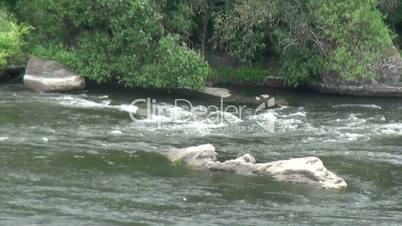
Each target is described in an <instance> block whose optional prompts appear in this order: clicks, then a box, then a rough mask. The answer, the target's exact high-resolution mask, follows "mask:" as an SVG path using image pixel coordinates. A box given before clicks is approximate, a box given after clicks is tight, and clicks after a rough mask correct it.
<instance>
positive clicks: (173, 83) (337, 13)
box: [0, 0, 402, 88]
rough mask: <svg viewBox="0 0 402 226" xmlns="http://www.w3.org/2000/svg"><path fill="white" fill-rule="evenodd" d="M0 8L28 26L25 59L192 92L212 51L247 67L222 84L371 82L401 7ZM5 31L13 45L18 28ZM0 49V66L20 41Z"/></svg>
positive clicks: (135, 3)
mask: <svg viewBox="0 0 402 226" xmlns="http://www.w3.org/2000/svg"><path fill="white" fill-rule="evenodd" d="M6 2H8V5H9V8H10V9H12V10H13V12H14V11H15V13H16V14H17V18H18V19H19V20H20V22H24V23H27V24H31V25H32V27H33V31H32V34H31V35H30V36H29V37H28V38H27V40H26V41H27V42H28V43H29V45H28V46H30V47H31V49H30V51H29V52H30V53H31V54H35V55H39V56H42V57H45V58H51V59H56V60H58V61H59V62H61V63H62V64H65V65H67V66H69V67H71V68H72V69H73V70H74V71H76V72H78V73H80V74H82V75H84V76H87V77H89V78H91V79H93V80H97V81H100V82H102V81H109V80H111V79H113V78H116V79H118V80H119V81H120V82H122V83H124V84H126V85H131V86H142V87H189V88H200V87H201V86H202V85H203V84H204V79H205V78H206V77H207V76H208V74H209V73H210V71H211V70H210V69H209V66H208V64H207V63H206V62H205V61H204V60H203V57H204V56H206V54H210V53H211V52H214V51H217V52H218V55H222V56H225V55H231V56H232V57H235V58H236V60H237V62H235V64H236V65H237V66H236V67H235V68H247V71H240V72H239V73H234V72H233V71H231V72H230V73H228V72H227V71H226V70H219V69H218V70H216V71H215V74H216V72H218V73H221V76H222V77H225V78H227V77H228V76H227V74H235V75H236V76H235V77H241V80H244V81H247V80H255V79H256V78H257V77H258V80H261V78H260V77H261V76H262V74H263V73H249V71H248V70H249V69H251V70H253V69H252V68H253V67H256V65H258V66H259V67H257V68H263V70H265V69H267V65H270V66H271V65H274V67H273V68H268V69H270V71H272V70H274V71H275V72H278V73H279V74H280V75H282V76H284V77H285V78H286V80H287V81H288V83H289V84H291V85H294V86H298V85H302V84H306V83H311V82H314V81H316V79H318V78H319V77H320V76H321V75H323V74H325V75H329V76H337V77H338V78H340V79H344V80H355V79H365V78H369V77H371V76H373V75H374V73H373V71H371V70H372V69H370V68H372V67H370V64H373V63H375V62H376V60H377V59H378V58H379V56H380V55H381V53H382V52H383V51H384V50H386V49H388V48H390V47H392V45H393V40H392V38H394V37H395V35H392V33H391V31H390V30H392V31H394V32H395V33H397V34H402V7H401V5H402V0H353V1H351V0H338V1H327V0H243V1H235V0H119V1H109V0H92V1H89V0H84V1H82V0H35V1H31V0H18V1H16V0H6ZM3 17H4V16H3ZM384 21H385V22H386V23H387V24H388V25H390V27H391V29H389V28H388V27H387V25H386V24H385V22H384ZM3 23H4V22H3ZM9 24H10V23H9ZM11 24H13V23H12V22H11ZM14 24H15V23H14ZM7 27H8V29H9V31H8V32H9V33H8V34H11V33H13V31H12V30H13V29H14V28H13V27H12V26H10V25H4V26H2V28H0V29H2V30H1V31H2V32H3V33H4V30H5V29H7ZM10 29H11V30H10ZM15 29H16V30H14V34H19V35H17V36H18V37H19V36H20V32H21V29H20V28H18V27H17V28H15ZM10 32H11V33H10ZM17 36H15V37H17ZM3 37H6V36H4V35H3ZM7 37H8V36H7ZM16 40H17V41H16ZM3 43H6V44H3V45H10V43H19V44H17V45H14V47H16V48H14V47H11V48H10V46H8V47H3V48H2V49H1V51H2V52H1V54H2V56H3V57H2V58H3V64H4V59H5V58H7V57H5V56H4V55H5V52H6V49H14V50H18V49H20V46H21V42H20V39H14V41H11V42H4V41H3ZM398 43H402V42H401V41H400V39H399V42H398V39H396V44H398ZM194 49H198V51H196V50H194ZM7 51H8V52H10V50H7ZM17 52H18V51H17ZM268 62H269V63H268ZM261 65H264V66H265V68H264V66H262V67H261ZM278 68H279V69H278ZM258 70H259V69H257V71H258ZM248 76H250V78H247V77H248Z"/></svg>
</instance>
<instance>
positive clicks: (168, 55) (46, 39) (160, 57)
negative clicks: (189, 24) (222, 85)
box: [17, 0, 209, 89]
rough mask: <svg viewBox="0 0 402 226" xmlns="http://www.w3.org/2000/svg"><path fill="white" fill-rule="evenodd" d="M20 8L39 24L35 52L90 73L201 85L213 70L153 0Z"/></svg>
mask: <svg viewBox="0 0 402 226" xmlns="http://www.w3.org/2000/svg"><path fill="white" fill-rule="evenodd" d="M17 9H18V12H19V17H20V18H21V19H22V20H23V21H26V22H29V23H31V24H32V26H33V27H34V28H35V31H34V32H32V36H31V37H30V38H29V40H28V41H29V43H30V44H31V46H33V48H32V53H33V54H35V55H38V56H40V57H44V58H48V59H49V58H50V59H55V60H57V61H59V62H60V63H62V64H64V65H67V66H69V67H70V68H71V69H72V70H73V71H75V72H77V73H79V74H81V75H83V76H86V77H88V78H90V79H93V80H96V81H99V82H106V81H110V80H111V79H113V78H115V79H118V80H119V81H120V82H122V83H124V84H125V85H128V86H141V87H158V88H174V87H180V88H184V87H185V88H193V89H198V88H200V87H201V86H202V85H203V84H204V80H205V78H206V76H207V75H208V73H209V66H208V64H207V63H206V62H205V61H204V60H203V58H202V57H201V56H200V54H199V53H198V52H196V51H194V50H191V49H190V48H188V47H187V46H186V45H185V44H182V43H181V42H180V41H178V39H175V38H173V37H174V35H171V34H170V33H169V32H167V31H166V30H165V29H164V27H163V26H162V19H163V14H162V13H161V11H160V10H161V9H160V5H159V4H158V3H156V2H154V1H150V0H122V1H105V0H95V1H80V0H68V1H67V0H58V1H55V0H37V1H31V0H20V1H19V3H18V6H17Z"/></svg>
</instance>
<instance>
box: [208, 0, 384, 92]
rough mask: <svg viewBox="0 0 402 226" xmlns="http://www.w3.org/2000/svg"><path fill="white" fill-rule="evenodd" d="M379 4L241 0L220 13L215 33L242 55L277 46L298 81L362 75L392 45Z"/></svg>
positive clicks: (287, 72)
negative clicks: (327, 75) (322, 75)
mask: <svg viewBox="0 0 402 226" xmlns="http://www.w3.org/2000/svg"><path fill="white" fill-rule="evenodd" d="M267 5H269V7H267ZM377 5H378V1H377V0H354V1H350V0H338V1H327V0H304V1H301V0H296V1H294V0H271V1H262V0H261V1H260V0H255V1H251V0H249V1H242V2H239V3H238V5H237V6H236V7H234V8H233V9H231V10H229V11H227V12H226V13H225V14H224V15H223V16H221V17H218V18H219V20H218V21H217V25H218V26H217V32H216V34H217V35H216V39H217V40H218V43H224V44H226V46H225V48H224V49H225V50H227V51H228V53H230V54H232V55H234V56H235V57H238V58H239V59H240V60H243V61H244V60H254V59H256V58H258V54H260V55H261V54H262V53H264V51H263V50H264V48H265V49H266V48H271V49H274V50H275V54H276V58H277V59H278V60H279V62H280V63H281V66H282V69H281V72H282V74H283V76H285V77H286V78H287V80H288V82H289V83H290V84H293V85H300V84H303V83H307V82H311V81H313V80H314V79H313V77H312V76H315V75H320V74H324V73H325V74H330V75H332V76H339V77H341V78H342V79H346V80H353V79H360V78H362V77H368V76H372V75H373V73H372V72H371V71H370V70H369V69H368V68H369V65H370V64H371V63H374V62H375V61H376V60H377V58H378V57H379V56H380V54H381V52H382V51H383V50H385V49H386V48H389V47H391V46H392V39H391V36H390V32H389V30H388V28H387V26H386V25H385V24H384V21H383V16H382V14H381V12H380V10H379V9H378V7H377Z"/></svg>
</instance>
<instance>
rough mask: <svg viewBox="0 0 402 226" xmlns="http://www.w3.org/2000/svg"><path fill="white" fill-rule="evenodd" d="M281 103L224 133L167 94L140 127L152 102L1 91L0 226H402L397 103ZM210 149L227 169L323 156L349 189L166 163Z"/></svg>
mask: <svg viewBox="0 0 402 226" xmlns="http://www.w3.org/2000/svg"><path fill="white" fill-rule="evenodd" d="M244 92H249V93H250V92H255V93H258V92H259V90H253V91H250V90H244ZM264 92H268V91H264ZM268 93H269V92H268ZM275 94H276V95H278V96H282V97H284V98H285V99H288V101H289V106H288V107H282V108H280V109H275V110H269V111H265V112H262V113H260V114H259V115H257V116H252V115H249V116H244V117H242V118H241V119H239V118H235V117H231V119H233V120H231V122H223V123H215V122H211V121H210V120H206V119H205V120H197V121H191V122H187V121H184V120H182V118H181V116H183V117H184V116H188V115H189V114H191V113H190V112H188V111H186V110H184V109H180V108H175V107H173V106H171V105H169V103H171V101H172V99H171V98H169V97H166V96H163V95H162V96H159V97H158V101H159V103H160V104H161V105H162V106H164V112H165V113H164V115H162V116H154V117H151V118H149V119H142V120H140V121H136V122H133V121H132V120H131V119H130V117H129V115H128V113H127V111H131V110H132V108H130V107H129V106H128V104H129V103H130V102H131V101H132V100H134V99H136V98H138V97H147V94H145V93H137V94H133V93H129V92H118V91H116V90H106V89H105V90H97V91H95V90H93V91H87V92H84V93H78V94H40V93H33V92H29V91H26V90H24V89H22V87H21V86H20V85H1V86H0V167H1V169H0V191H1V192H0V225H136V224H138V225H158V224H160V225H170V224H176V225H199V224H202V225H270V224H271V225H288V224H295V225H301V224H319V225H345V224H347V225H351V224H353V225H392V224H394V225H397V224H400V223H402V103H401V102H400V100H397V99H365V98H349V97H334V96H320V95H317V94H308V93H275ZM204 104H206V103H204ZM209 104H211V103H209ZM172 113H176V114H177V115H179V118H176V119H172V118H171V117H169V116H170V115H171V114H172ZM258 125H269V126H271V127H270V128H271V129H269V130H264V129H261V128H260V127H258ZM272 126H273V127H272ZM239 128H240V129H239ZM272 128H273V129H272ZM204 143H211V144H213V145H215V146H216V147H217V150H218V152H219V153H220V156H221V158H222V159H226V158H232V157H236V156H238V155H240V154H244V153H250V154H253V155H254V156H256V157H257V159H258V160H259V161H271V160H280V159H288V158H292V157H305V156H318V157H320V158H321V159H322V160H323V161H324V163H325V164H326V166H327V167H328V168H329V169H330V170H332V171H334V172H336V173H337V174H338V175H340V176H342V177H343V178H345V180H346V181H347V182H348V184H349V188H348V189H347V190H346V191H342V192H329V191H322V190H318V189H315V188H311V187H305V186H298V185H289V184H284V183H279V182H275V181H272V180H271V179H269V178H262V177H244V176H237V175H233V174H229V173H221V172H195V171H191V170H187V169H185V168H183V167H181V166H173V165H171V164H170V163H169V162H168V161H167V160H166V159H165V158H163V157H162V156H161V155H159V154H158V152H161V151H163V150H165V149H167V148H172V147H185V146H191V145H198V144H204Z"/></svg>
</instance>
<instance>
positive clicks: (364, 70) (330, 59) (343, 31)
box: [309, 0, 392, 80]
mask: <svg viewBox="0 0 402 226" xmlns="http://www.w3.org/2000/svg"><path fill="white" fill-rule="evenodd" d="M377 4H378V1H377V0H355V1H348V0H343V1H337V2H332V1H325V0H310V4H309V6H310V7H311V12H312V15H313V18H314V19H313V22H314V25H315V29H314V30H315V32H316V34H319V36H320V39H322V40H325V41H326V42H327V43H331V46H330V51H329V53H327V54H328V55H327V56H326V57H327V61H326V64H325V66H326V69H327V70H329V71H332V72H333V73H335V74H337V75H340V76H341V77H342V78H343V79H347V80H354V79H359V78H364V77H370V76H373V75H374V74H373V72H372V71H370V70H369V69H368V66H369V65H370V64H371V63H373V62H375V60H377V58H378V57H379V56H380V54H381V52H383V51H384V50H385V49H387V48H390V47H391V46H392V39H391V36H390V32H389V30H388V28H387V27H386V26H385V24H384V21H383V17H382V15H381V12H380V11H379V10H378V9H377V8H376V7H377ZM323 5H325V7H324V6H323ZM313 40H314V41H316V42H317V45H318V46H319V45H320V43H323V42H324V41H321V40H318V39H313ZM332 43H333V44H332ZM318 48H320V47H318Z"/></svg>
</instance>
